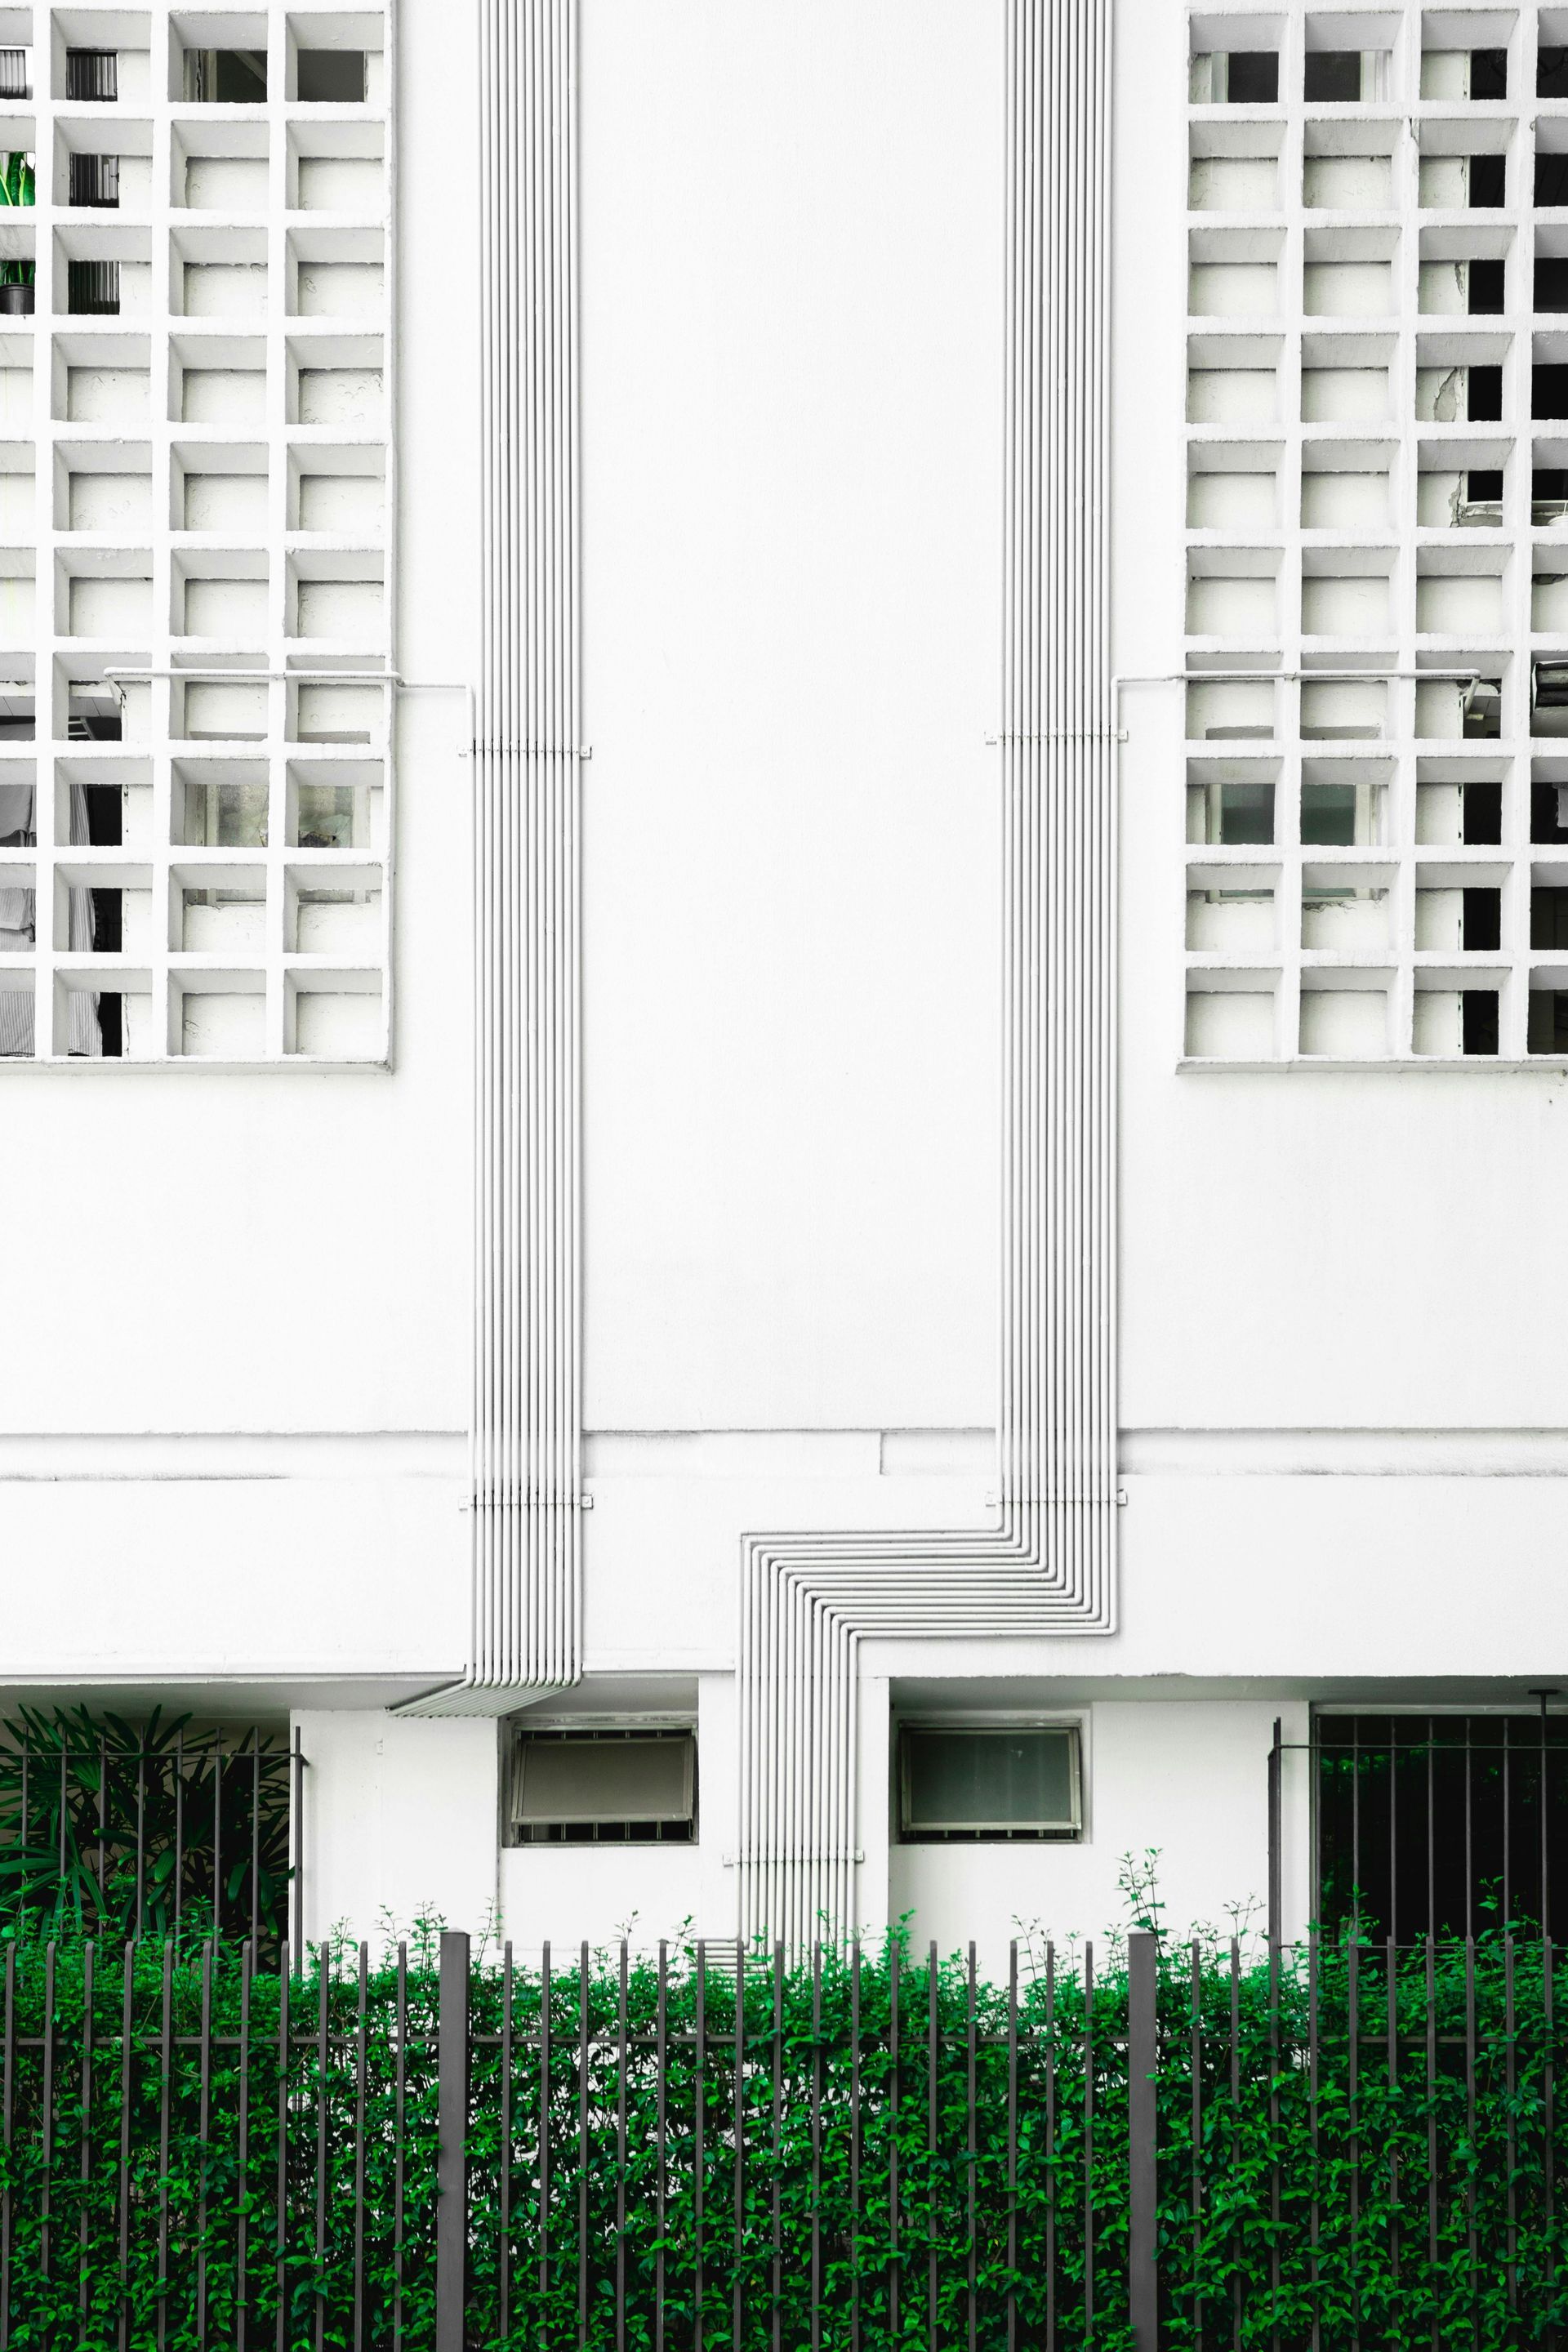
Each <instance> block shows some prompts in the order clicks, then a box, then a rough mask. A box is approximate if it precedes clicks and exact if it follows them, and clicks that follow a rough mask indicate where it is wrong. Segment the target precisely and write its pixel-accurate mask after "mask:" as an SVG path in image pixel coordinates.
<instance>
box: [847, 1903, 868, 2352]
mask: <svg viewBox="0 0 1568 2352" xmlns="http://www.w3.org/2000/svg"><path fill="white" fill-rule="evenodd" d="M865 2145H866V2134H865V2125H864V2122H863V2121H862V2118H861V2115H860V1938H859V1937H858V1936H857V1937H856V1938H855V1940H854V1942H853V1943H852V1944H851V1945H850V1948H849V2352H860V2241H861V2232H862V2227H863V2221H862V2215H861V2211H860V2169H861V2161H862V2157H863V2153H864V2149H865Z"/></svg>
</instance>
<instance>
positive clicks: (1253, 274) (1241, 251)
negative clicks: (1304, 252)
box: [1187, 228, 1284, 319]
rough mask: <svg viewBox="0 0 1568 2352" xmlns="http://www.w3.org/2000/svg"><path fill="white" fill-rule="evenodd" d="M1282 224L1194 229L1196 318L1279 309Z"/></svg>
mask: <svg viewBox="0 0 1568 2352" xmlns="http://www.w3.org/2000/svg"><path fill="white" fill-rule="evenodd" d="M1283 238H1284V231H1283V230H1282V229H1257V228H1249V229H1223V228H1202V229H1194V231H1193V232H1192V235H1191V236H1190V238H1189V240H1188V254H1189V258H1188V266H1187V310H1188V313H1189V315H1190V316H1192V317H1193V318H1216V319H1217V318H1231V319H1246V318H1271V317H1272V316H1273V315H1274V314H1275V312H1277V311H1278V310H1279V254H1280V250H1281V247H1282V243H1283Z"/></svg>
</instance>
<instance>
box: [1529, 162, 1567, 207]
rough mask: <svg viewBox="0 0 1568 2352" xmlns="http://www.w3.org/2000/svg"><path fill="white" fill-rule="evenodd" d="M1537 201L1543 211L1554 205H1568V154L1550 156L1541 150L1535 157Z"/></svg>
mask: <svg viewBox="0 0 1568 2352" xmlns="http://www.w3.org/2000/svg"><path fill="white" fill-rule="evenodd" d="M1535 201H1536V203H1537V205H1540V206H1541V207H1542V210H1550V208H1551V207H1552V205H1568V154H1562V155H1549V154H1546V153H1544V152H1542V151H1541V150H1540V149H1538V150H1537V151H1536V157H1535Z"/></svg>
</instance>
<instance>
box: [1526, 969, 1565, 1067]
mask: <svg viewBox="0 0 1568 2352" xmlns="http://www.w3.org/2000/svg"><path fill="white" fill-rule="evenodd" d="M1527 1019H1528V1023H1529V1030H1528V1034H1527V1037H1526V1051H1527V1052H1529V1053H1531V1054H1568V988H1537V987H1536V986H1535V985H1534V984H1533V983H1531V991H1530V1010H1529V1013H1528V1015H1527Z"/></svg>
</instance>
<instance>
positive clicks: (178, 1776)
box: [0, 1706, 290, 1939]
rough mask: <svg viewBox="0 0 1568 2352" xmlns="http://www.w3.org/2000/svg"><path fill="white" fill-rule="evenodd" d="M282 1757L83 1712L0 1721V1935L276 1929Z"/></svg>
mask: <svg viewBox="0 0 1568 2352" xmlns="http://www.w3.org/2000/svg"><path fill="white" fill-rule="evenodd" d="M289 1782H290V1758H289V1751H288V1749H287V1748H286V1747H284V1746H283V1745H281V1744H280V1743H276V1742H274V1741H273V1740H272V1739H271V1738H269V1737H268V1735H266V1734H264V1733H255V1732H251V1733H247V1734H245V1735H243V1736H237V1735H236V1734H234V1733H228V1734H225V1733H222V1732H219V1731H211V1730H208V1731H195V1730H193V1729H192V1728H191V1718H190V1717H189V1716H177V1717H173V1718H172V1719H170V1720H168V1721H165V1720H164V1719H163V1710H162V1709H161V1708H154V1709H153V1714H152V1716H151V1717H149V1718H148V1720H147V1721H146V1722H145V1723H135V1724H132V1723H128V1722H127V1721H125V1719H124V1718H123V1717H121V1716H118V1715H107V1714H106V1715H95V1714H93V1713H92V1712H91V1711H90V1709H89V1708H87V1707H85V1706H79V1707H56V1708H54V1709H52V1710H51V1711H48V1712H44V1711H41V1710H39V1709H37V1708H33V1707H24V1708H22V1709H21V1710H20V1712H19V1713H18V1714H17V1715H16V1717H14V1718H13V1719H11V1720H9V1721H0V1930H3V1928H4V1925H5V1921H6V1920H7V1918H8V1919H9V1921H10V1922H11V1924H12V1925H13V1926H19V1925H21V1924H22V1923H23V1922H24V1921H25V1922H26V1923H27V1924H28V1925H30V1926H31V1927H35V1928H38V1929H44V1930H56V1931H58V1930H60V1929H66V1928H73V1929H79V1930H85V1931H86V1932H88V1933H90V1934H93V1935H97V1936H113V1937H123V1936H130V1935H133V1934H138V1933H146V1934H152V1935H159V1936H163V1935H174V1934H176V1933H178V1934H181V1935H183V1936H184V1935H191V1934H196V1935H203V1934H211V1933H213V1932H215V1931H216V1932H218V1933H225V1934H234V1935H239V1936H247V1935H249V1934H250V1933H251V1931H252V1927H253V1926H254V1927H255V1928H256V1929H257V1930H258V1933H259V1934H261V1935H263V1936H265V1937H268V1938H271V1939H278V1938H280V1937H282V1936H283V1935H285V1934H286V1933H287V1911H288V1886H289V1875H290V1871H289Z"/></svg>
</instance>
